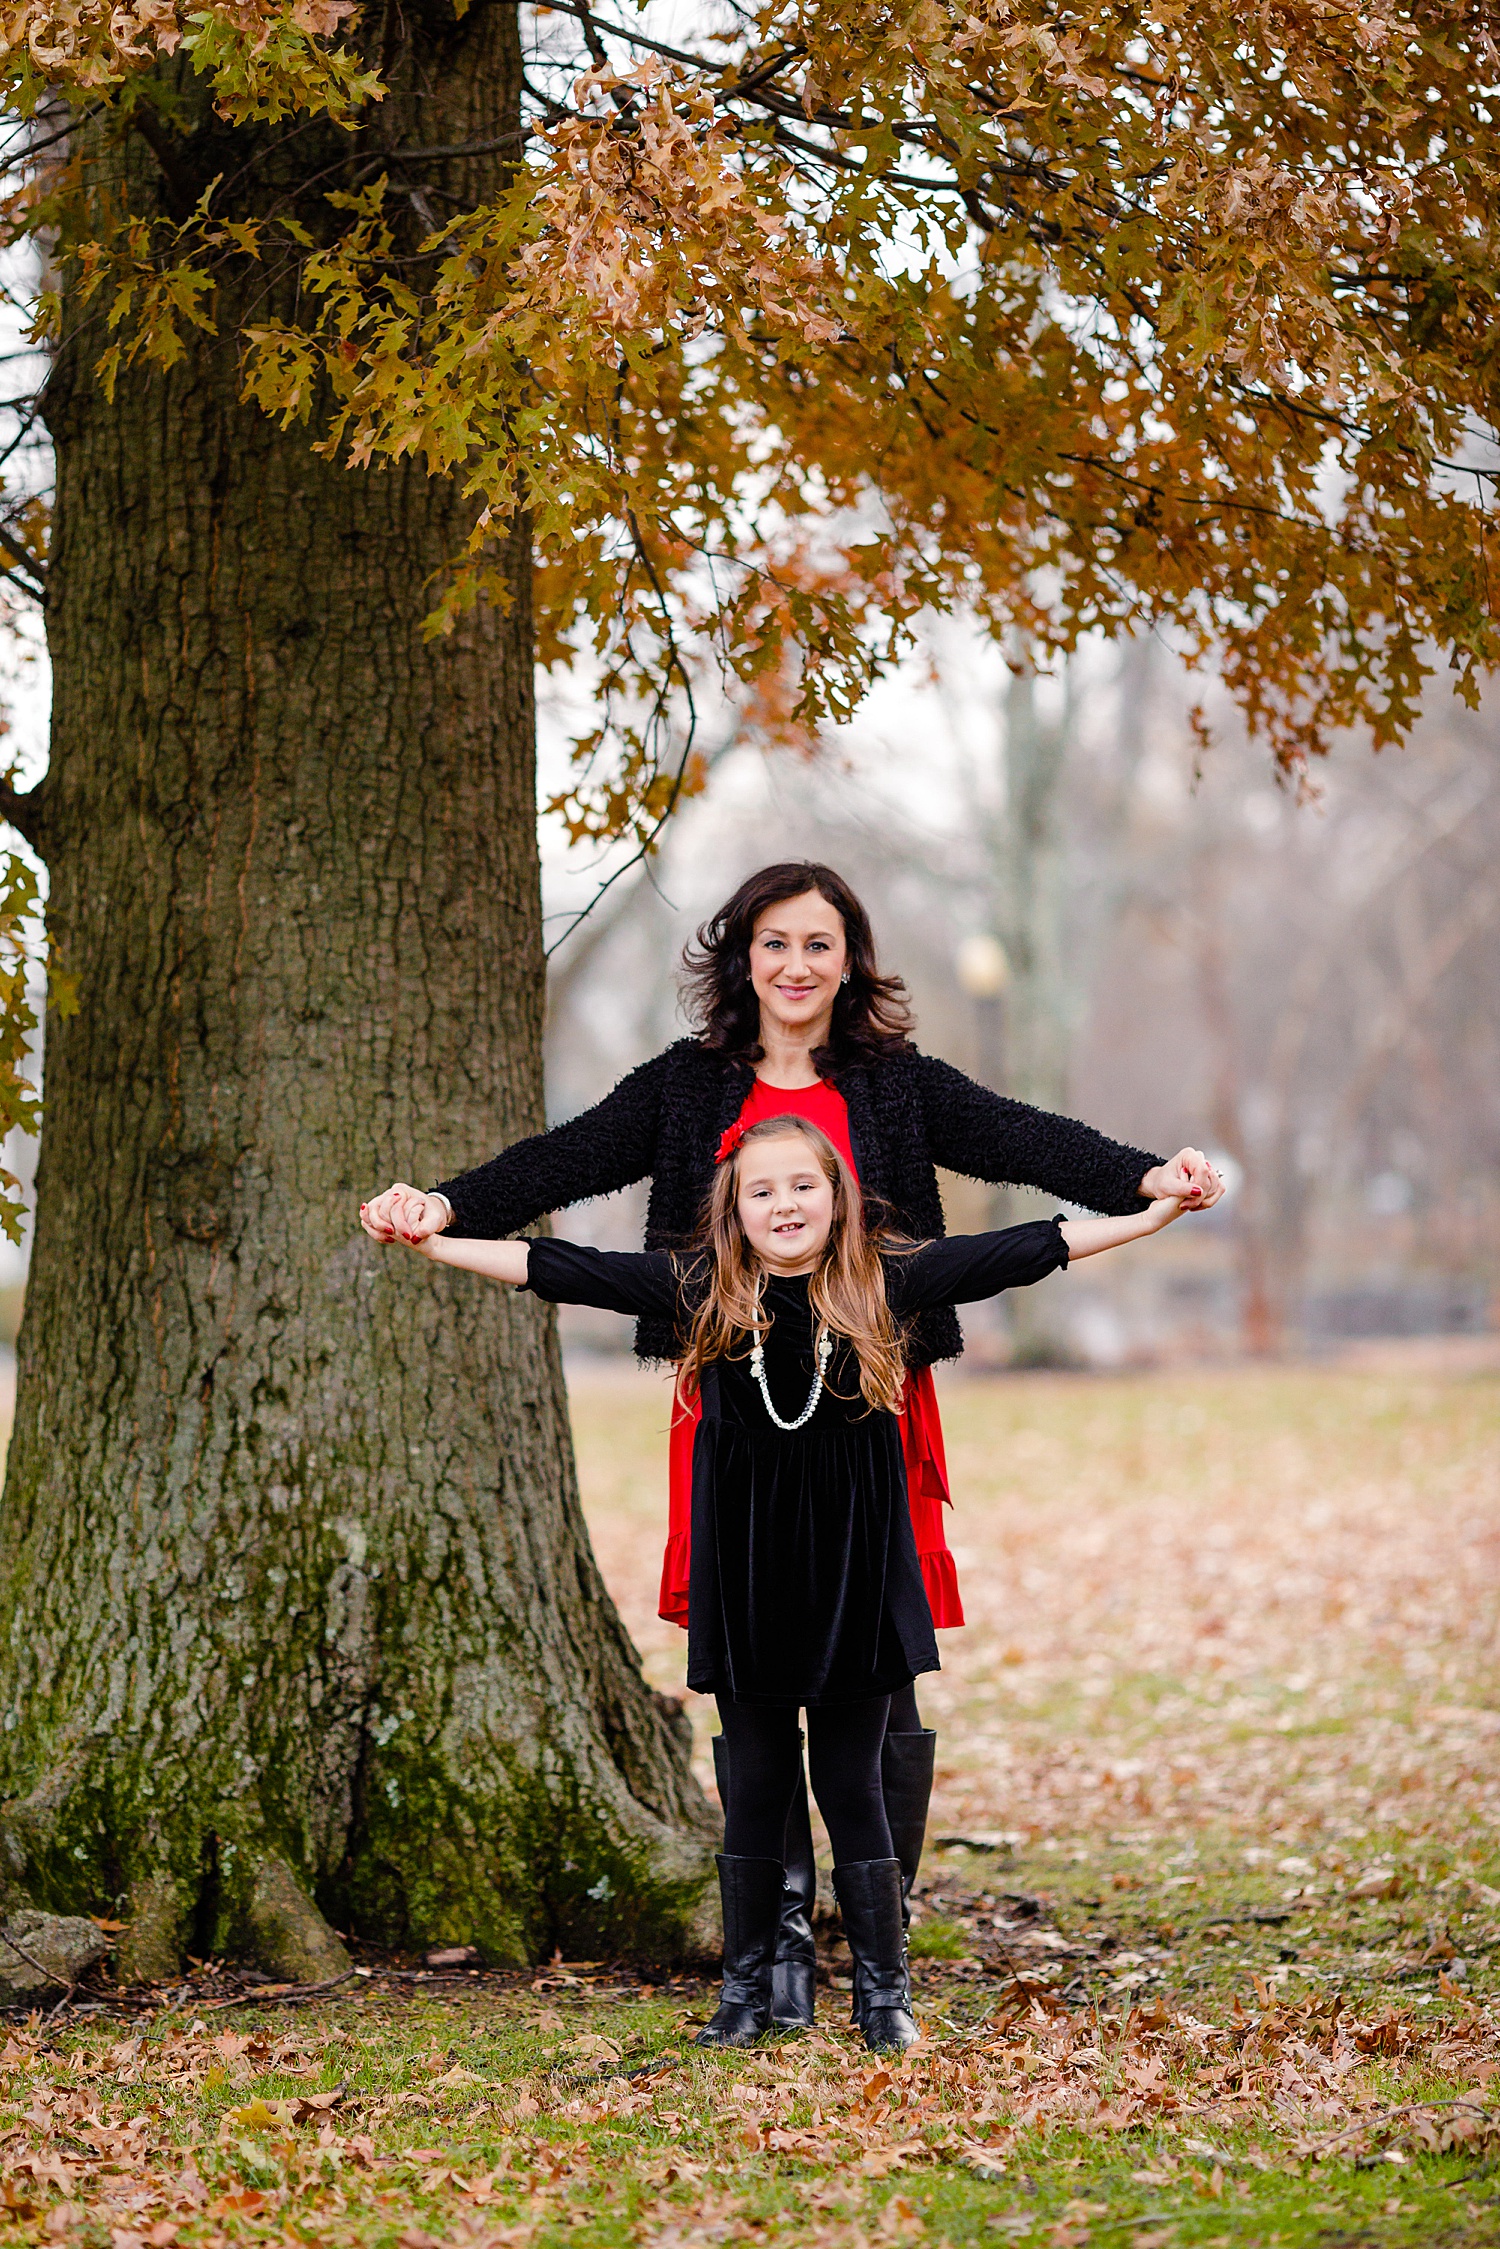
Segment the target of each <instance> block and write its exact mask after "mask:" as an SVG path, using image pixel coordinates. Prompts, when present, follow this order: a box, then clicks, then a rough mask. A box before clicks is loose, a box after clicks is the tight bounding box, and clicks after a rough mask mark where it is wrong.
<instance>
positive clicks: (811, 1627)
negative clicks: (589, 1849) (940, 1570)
mask: <svg viewBox="0 0 1500 2249" xmlns="http://www.w3.org/2000/svg"><path fill="white" fill-rule="evenodd" d="M1181 1209H1182V1204H1181V1202H1180V1201H1178V1200H1175V1199H1166V1200H1158V1201H1155V1202H1152V1203H1148V1204H1147V1205H1146V1206H1145V1207H1144V1208H1143V1209H1142V1210H1141V1211H1140V1212H1139V1214H1138V1215H1132V1216H1131V1217H1128V1218H1085V1219H1055V1220H1052V1221H1048V1222H1039V1223H1037V1224H1033V1225H1027V1226H1011V1227H1007V1228H1006V1229H1005V1230H1004V1231H1003V1232H1000V1233H993V1234H971V1235H967V1236H963V1235H960V1236H954V1237H950V1238H949V1239H947V1240H943V1241H932V1242H925V1243H921V1244H910V1243H904V1242H897V1241H894V1240H888V1239H884V1238H881V1237H877V1236H874V1235H872V1234H871V1233H870V1232H869V1231H868V1229H867V1228H866V1225H865V1219H864V1211H863V1204H862V1199H861V1196H860V1192H859V1189H858V1186H857V1185H856V1183H855V1181H854V1177H853V1174H852V1173H851V1172H850V1170H849V1167H848V1165H847V1164H846V1163H845V1162H844V1160H843V1158H842V1157H841V1155H840V1154H839V1152H838V1150H837V1149H836V1148H835V1147H834V1145H833V1143H832V1141H831V1140H829V1139H828V1138H827V1137H826V1135H825V1134H824V1133H822V1132H820V1131H819V1130H818V1128H817V1126H816V1125H814V1124H811V1123H810V1122H809V1121H808V1120H807V1119H806V1118H804V1117H800V1116H795V1115H787V1116H776V1117H768V1118H765V1119H763V1120H762V1121H761V1122H759V1123H757V1124H754V1125H751V1126H750V1127H749V1129H748V1130H742V1128H741V1127H739V1126H737V1125H736V1126H731V1128H730V1129H729V1131H728V1132H726V1133H725V1135H724V1139H723V1142H722V1144H721V1146H720V1149H719V1155H718V1169H717V1173H716V1176H715V1179H714V1184H713V1187H712V1189H711V1191H710V1195H709V1199H708V1205H707V1212H706V1216H705V1220H704V1224H703V1228H702V1233H701V1238H700V1244H699V1247H698V1248H697V1250H696V1251H695V1252H693V1253H690V1254H687V1255H684V1256H680V1257H678V1256H673V1255H670V1254H668V1253H666V1252H664V1251H654V1252H647V1253H643V1254H640V1255H631V1254H622V1253H615V1252H610V1251H605V1250H595V1249H585V1248H582V1247H580V1246H579V1245H578V1244H576V1243H573V1242H564V1241H555V1240H544V1241H534V1242H517V1241H509V1242H496V1241H476V1240H469V1239H462V1238H460V1239H456V1240H455V1239H454V1238H453V1237H452V1236H450V1235H446V1234H432V1235H430V1236H428V1237H427V1238H426V1239H425V1240H423V1241H421V1242H420V1243H416V1244H414V1245H413V1246H414V1247H415V1248H416V1249H417V1250H418V1252H419V1254H420V1255H422V1256H424V1257H428V1258H431V1259H432V1260H433V1262H434V1263H437V1264H443V1265H456V1266H460V1267H462V1268H463V1269H464V1270H465V1271H467V1272H472V1273H482V1274H486V1275H488V1276H489V1277H490V1278H491V1279H494V1280H498V1281H505V1282H509V1283H510V1284H511V1285H512V1286H514V1287H517V1288H529V1289H531V1290H532V1291H533V1292H534V1293H535V1294H536V1295H537V1296H540V1297H542V1298H544V1299H545V1300H546V1301H547V1302H549V1303H553V1304H591V1305H596V1306H600V1307H602V1308H603V1309H605V1310H607V1311H615V1312H626V1313H634V1314H636V1315H637V1316H640V1315H645V1316H647V1317H653V1316H654V1317H657V1318H665V1319H668V1320H670V1321H671V1323H672V1324H673V1326H674V1328H675V1330H676V1333H677V1336H678V1338H679V1342H680V1346H681V1355H682V1381H683V1383H684V1384H685V1386H686V1387H687V1389H688V1391H689V1393H690V1394H694V1395H696V1396H697V1398H698V1400H699V1402H700V1404H701V1409H702V1418H701V1421H700V1424H699V1428H698V1434H697V1438H696V1441H695V1445H694V1451H693V1519H692V1566H691V1576H690V1582H689V1588H688V1685H689V1686H690V1687H692V1688H695V1689H696V1690H697V1691H698V1692H699V1693H701V1694H712V1695H714V1696H715V1697H716V1698H717V1701H718V1706H719V1717H720V1722H721V1724H722V1726H723V1729H724V1738H725V1742H726V1745H727V1748H728V1756H729V1763H730V1767H731V1769H732V1772H733V1776H734V1785H733V1788H732V1791H731V1794H730V1798H729V1805H728V1811H727V1816H726V1823H725V1834H724V1851H723V1854H722V1856H721V1857H720V1859H719V1882H720V1891H721V1895H722V1899H723V1907H724V1987H723V1994H722V1998H721V2001H720V2005H719V2008H718V2011H717V2013H716V2014H715V2015H714V2017H713V2020H712V2021H711V2022H710V2023H709V2024H708V2025H707V2027H706V2028H705V2029H704V2030H703V2031H701V2032H700V2034H699V2038H698V2043H699V2044H700V2045H702V2046H744V2045H749V2044H751V2043H753V2041H754V2040H755V2039H757V2038H759V2037H760V2036H761V2035H762V2034H763V2033H764V2032H765V2031H766V2030H767V2028H768V2027H769V2024H770V2013H771V1967H772V1961H773V1958H774V1954H775V1948H776V1936H777V1928H778V1924H779V1920H780V1915H781V1893H782V1837H783V1835H784V1833H785V1830H786V1821H787V1811H788V1807H789V1805H790V1803H791V1800H792V1796H793V1793H794V1791H795V1789H796V1788H797V1785H798V1782H799V1779H800V1775H801V1770H802V1761H801V1737H800V1734H799V1730H798V1713H799V1710H803V1709H805V1710H806V1713H807V1741H808V1762H809V1767H810V1771H811V1777H812V1786H813V1793H814V1795H815V1796H816V1798H817V1800H818V1808H819V1810H820V1811H821V1812H822V1814H823V1819H824V1823H825V1825H826V1827H827V1829H828V1835H829V1840H830V1842H831V1843H832V1845H833V1858H834V1869H833V1884H834V1891H835V1894H836V1895H837V1897H838V1901H839V1909H840V1913H841V1916H842V1919H843V1923H844V1934H845V1936H846V1938H847V1939H848V1943H849V1949H850V1951H851V1953H852V1954H853V1956H854V1969H855V1973H854V2017H855V2020H856V2021H857V2022H858V2024H859V2026H860V2028H861V2030H862V2031H863V2032H864V2036H865V2040H866V2043H867V2044H868V2045H869V2046H870V2047H871V2048H873V2049H874V2050H876V2051H880V2050H882V2049H890V2048H900V2047H904V2046H909V2045H910V2044H911V2043H912V2041H913V2040H914V2039H915V2038H916V2037H917V2035H918V2033H917V2026H916V2024H915V2022H914V2021H913V2020H912V2015H911V1994H910V1988H909V1983H908V1973H907V1963H906V1944H905V1933H904V1927H903V1914H902V1905H903V1898H902V1887H901V1867H900V1862H899V1860H898V1859H897V1858H896V1857H895V1855H894V1853H893V1850H892V1844H891V1832H890V1827H889V1825H888V1822H887V1819H886V1812H885V1805H884V1801H883V1797H882V1790H881V1762H880V1761H881V1745H882V1742H883V1741H884V1738H885V1731H886V1719H887V1716H888V1713H889V1708H890V1698H891V1695H892V1694H893V1693H894V1692H896V1691H897V1690H899V1689H901V1688H904V1687H909V1686H910V1685H911V1682H912V1680H913V1679H914V1678H915V1677H916V1676H917V1675H918V1674H919V1673H920V1672H924V1671H936V1670H937V1669H938V1655H937V1644H936V1642H935V1640H934V1638H933V1629H932V1615H931V1611H930V1610H929V1608H928V1604H927V1595H926V1592H925V1590H924V1587H923V1581H922V1573H921V1569H920V1567H919V1565H918V1562H917V1553H916V1546H915V1542H914V1540H913V1536H912V1527H911V1516H910V1512H909V1510H908V1508H907V1505H906V1491H905V1469H904V1463H903V1457H902V1448H901V1439H900V1434H899V1430H898V1427H897V1421H896V1414H897V1411H898V1409H899V1405H900V1399H901V1390H902V1381H903V1376H904V1372H905V1369H904V1366H903V1361H902V1355H901V1332H902V1327H903V1325H904V1323H905V1322H906V1321H908V1320H910V1319H912V1318H913V1317H914V1316H915V1315H916V1314H917V1313H918V1312H920V1311H922V1310H924V1309H927V1308H930V1307H932V1306H936V1305H952V1304H961V1303H968V1302H972V1301H974V1300H975V1299H977V1298H980V1297H986V1296H994V1295H997V1294H998V1293H999V1291H1000V1290H1002V1289H1006V1288H1018V1287H1024V1286H1026V1285H1027V1284H1028V1283H1030V1282H1032V1281H1039V1280H1041V1279H1042V1278H1043V1276H1044V1275H1045V1274H1047V1273H1050V1272H1053V1271H1054V1270H1055V1269H1056V1268H1057V1267H1059V1266H1065V1265H1067V1264H1068V1263H1069V1262H1070V1260H1071V1259H1072V1258H1076V1257H1087V1256H1091V1255H1093V1254H1094V1253H1095V1252H1096V1251H1099V1250H1105V1249H1112V1248H1114V1247H1115V1246H1116V1245H1117V1244H1119V1243H1122V1242H1129V1241H1135V1240H1136V1239H1138V1238H1139V1237H1140V1236H1142V1235H1145V1234H1153V1233H1156V1232H1158V1231H1159V1230H1160V1229H1161V1228H1162V1227H1163V1226H1165V1225H1169V1224H1170V1223H1171V1221H1172V1220H1173V1219H1174V1218H1176V1217H1177V1216H1178V1214H1179V1213H1180V1211H1181Z"/></svg>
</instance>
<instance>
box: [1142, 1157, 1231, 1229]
mask: <svg viewBox="0 0 1500 2249" xmlns="http://www.w3.org/2000/svg"><path fill="white" fill-rule="evenodd" d="M1223 1192H1224V1182H1223V1180H1222V1178H1221V1177H1220V1176H1219V1174H1218V1172H1216V1171H1215V1170H1214V1167H1213V1165H1212V1164H1211V1163H1210V1162H1209V1160H1208V1158H1207V1156H1205V1155H1204V1153H1203V1150H1202V1149H1201V1148H1179V1149H1178V1151H1177V1153H1176V1155H1175V1156H1174V1157H1173V1158H1172V1160H1171V1162H1170V1163H1165V1164H1153V1165H1152V1167H1151V1169H1150V1170H1149V1171H1148V1172H1147V1174H1146V1176H1145V1178H1144V1179H1143V1180H1142V1181H1141V1193H1142V1194H1143V1195H1146V1196H1148V1197H1149V1198H1150V1199H1151V1200H1152V1201H1157V1200H1161V1201H1167V1200H1170V1199H1171V1198H1173V1197H1177V1198H1179V1200H1180V1204H1181V1207H1182V1208H1183V1209H1186V1210H1212V1209H1213V1206H1214V1204H1215V1203H1216V1202H1217V1201H1218V1200H1219V1198H1220V1196H1221V1195H1222V1194H1223ZM1178 1215H1179V1214H1178V1212H1177V1211H1175V1210H1174V1211H1173V1213H1172V1216H1173V1218H1176V1217H1177V1216H1178ZM1164 1223H1166V1222H1165V1221H1164Z"/></svg>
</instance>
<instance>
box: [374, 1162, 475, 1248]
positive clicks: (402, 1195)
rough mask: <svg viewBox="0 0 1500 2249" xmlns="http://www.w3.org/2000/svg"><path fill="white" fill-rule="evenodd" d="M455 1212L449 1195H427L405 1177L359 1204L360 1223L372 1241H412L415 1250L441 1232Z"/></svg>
mask: <svg viewBox="0 0 1500 2249" xmlns="http://www.w3.org/2000/svg"><path fill="white" fill-rule="evenodd" d="M452 1215H453V1214H452V1212H451V1211H450V1210H449V1208H448V1203H447V1199H446V1197H445V1196H442V1195H424V1194H423V1192H422V1190H421V1188H420V1187H408V1186H407V1184H406V1182H405V1181H404V1180H401V1179H398V1180H397V1182H396V1184H395V1186H394V1187H387V1189H386V1191H385V1193H384V1194H383V1195H377V1196H376V1197H375V1199H374V1201H373V1202H368V1203H361V1204H360V1206H359V1222H360V1224H361V1226H363V1228H364V1230H365V1232H366V1233H367V1234H368V1235H369V1237H370V1239H371V1241H372V1242H409V1243H410V1244H411V1246H412V1248H413V1249H416V1248H419V1247H420V1246H421V1244H422V1243H423V1242H425V1241H427V1240H429V1239H430V1238H431V1236H432V1235H434V1234H440V1233H441V1232H442V1231H443V1228H444V1227H445V1226H446V1225H447V1223H448V1221H449V1219H450V1218H451V1217H452Z"/></svg>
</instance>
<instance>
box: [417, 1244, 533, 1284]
mask: <svg viewBox="0 0 1500 2249" xmlns="http://www.w3.org/2000/svg"><path fill="white" fill-rule="evenodd" d="M411 1247H412V1248H413V1249H414V1250H415V1251H416V1253H417V1255H418V1257H425V1258H426V1259H427V1261H428V1263H429V1264H431V1265H456V1266H457V1267H458V1269H459V1271H460V1272H463V1273H482V1274H483V1275H484V1278H485V1279H486V1280H487V1281H504V1282H505V1283H506V1284H507V1286H508V1287H510V1288H524V1287H525V1286H526V1282H527V1279H528V1276H529V1273H530V1267H531V1244H530V1242H486V1241H476V1240H471V1239H470V1238H469V1237H468V1236H466V1235H460V1236H459V1237H458V1239H457V1240H456V1241H455V1240H454V1239H453V1237H452V1235H451V1234H429V1235H428V1236H427V1238H426V1240H425V1241H421V1242H413V1243H412V1244H411Z"/></svg>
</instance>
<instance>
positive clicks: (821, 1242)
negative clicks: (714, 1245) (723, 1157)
mask: <svg viewBox="0 0 1500 2249" xmlns="http://www.w3.org/2000/svg"><path fill="white" fill-rule="evenodd" d="M736 1208H737V1209H738V1211H739V1217H740V1224H741V1225H742V1226H743V1227H744V1229H745V1239H746V1240H747V1241H748V1242H749V1244H750V1247H751V1248H752V1249H753V1250H754V1252H755V1254H756V1256H757V1257H758V1258H759V1259H760V1260H761V1262H762V1264H763V1265H765V1266H767V1267H768V1268H769V1270H770V1271H771V1272H773V1273H810V1272H812V1271H813V1269H814V1268H815V1266H816V1265H817V1264H818V1261H819V1260H820V1258H821V1257H822V1255H823V1251H824V1249H825V1247H826V1246H827V1242H828V1236H829V1232H830V1230H831V1228H832V1226H833V1181H832V1180H831V1179H830V1178H829V1177H828V1174H827V1173H826V1172H825V1171H824V1169H823V1166H822V1165H821V1164H820V1163H819V1161H818V1159H817V1157H816V1156H815V1155H814V1154H813V1151H812V1148H811V1146H810V1144H809V1143H808V1141H807V1140H806V1138H805V1137H804V1136H803V1134H802V1133H800V1132H789V1133H787V1135H786V1137H785V1138H784V1139H780V1140H752V1141H751V1143H750V1145H749V1147H748V1148H745V1149H742V1150H741V1152H740V1159H739V1179H738V1182H737V1189H736Z"/></svg>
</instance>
